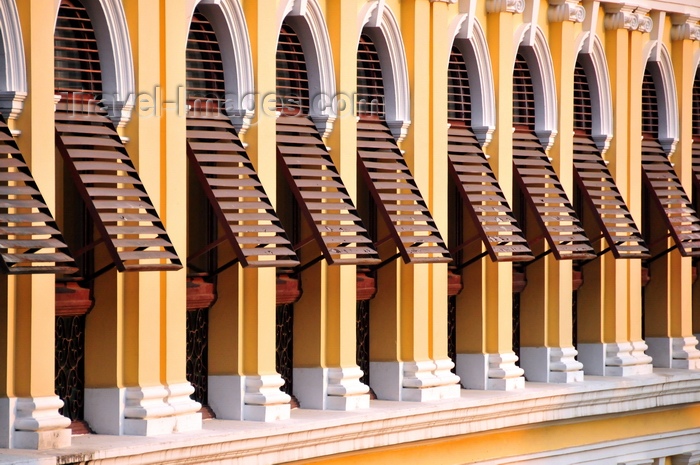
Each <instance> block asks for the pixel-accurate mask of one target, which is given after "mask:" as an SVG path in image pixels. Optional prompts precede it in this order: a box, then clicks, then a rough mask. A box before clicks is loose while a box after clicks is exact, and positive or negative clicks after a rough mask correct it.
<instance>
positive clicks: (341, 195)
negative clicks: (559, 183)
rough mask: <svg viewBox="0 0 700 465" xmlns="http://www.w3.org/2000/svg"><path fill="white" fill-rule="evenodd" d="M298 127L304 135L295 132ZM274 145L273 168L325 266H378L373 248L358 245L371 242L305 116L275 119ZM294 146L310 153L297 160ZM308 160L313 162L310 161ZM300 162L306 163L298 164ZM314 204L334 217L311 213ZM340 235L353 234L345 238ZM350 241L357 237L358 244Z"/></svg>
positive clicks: (326, 214) (377, 259)
mask: <svg viewBox="0 0 700 465" xmlns="http://www.w3.org/2000/svg"><path fill="white" fill-rule="evenodd" d="M300 127H301V128H306V129H307V131H299V130H298V128H300ZM310 130H313V131H315V132H314V134H316V136H315V137H309V136H308V135H306V134H310ZM304 144H307V145H304ZM277 146H278V150H277V155H278V160H279V166H280V168H281V169H282V170H283V172H284V175H285V178H286V179H287V182H288V184H289V187H290V189H291V191H292V192H293V193H294V196H295V197H296V199H297V203H298V205H299V208H300V209H301V213H302V215H303V217H304V218H305V220H306V221H307V223H308V224H309V227H310V228H311V230H312V233H313V236H314V239H315V242H316V244H317V245H318V247H319V248H320V249H321V251H322V253H323V255H324V257H325V259H326V261H327V262H328V263H329V264H341V263H354V264H365V265H369V264H374V263H378V262H379V257H378V255H377V252H376V251H375V250H374V248H373V247H371V246H367V245H362V246H361V245H359V244H371V240H370V238H369V235H368V234H367V230H366V229H365V227H364V226H363V225H362V221H361V220H360V217H359V215H358V213H357V211H356V209H355V206H354V204H353V203H352V200H351V199H350V195H349V194H348V192H347V189H345V185H344V184H343V182H342V179H341V178H340V175H339V173H338V171H337V169H336V168H335V165H334V163H333V160H332V159H331V157H330V155H329V154H328V151H327V150H326V148H325V145H324V144H323V141H322V140H321V138H320V136H319V135H318V132H317V131H316V127H315V126H314V123H313V122H312V121H311V120H310V119H309V118H307V117H298V116H281V117H280V118H279V119H278V120H277ZM299 146H301V147H303V148H305V149H312V150H305V151H304V152H303V158H297V157H296V155H295V153H294V151H293V150H292V148H297V147H299ZM314 159H315V160H317V161H316V162H313V161H311V160H314ZM300 160H306V161H304V163H301V164H300V163H299V161H300ZM299 166H317V167H318V166H321V167H323V168H324V169H314V170H304V171H302V172H299V171H296V170H298V169H299ZM295 172H296V173H297V174H296V175H295ZM299 174H301V176H299ZM314 174H315V176H314ZM312 176H313V177H312ZM327 178H333V179H334V180H328V179H327ZM310 200H311V201H310ZM339 200H340V201H341V202H342V203H339ZM319 204H324V205H327V206H326V207H325V208H326V210H327V211H331V212H335V213H317V212H318V207H319ZM339 227H341V228H347V229H339ZM345 231H353V233H354V234H353V235H352V236H346V235H344V232H345ZM356 236H358V237H361V238H362V240H361V242H359V241H358V240H357V239H356ZM349 241H352V242H349ZM353 244H354V245H353ZM346 255H351V256H352V258H350V257H347V256H346Z"/></svg>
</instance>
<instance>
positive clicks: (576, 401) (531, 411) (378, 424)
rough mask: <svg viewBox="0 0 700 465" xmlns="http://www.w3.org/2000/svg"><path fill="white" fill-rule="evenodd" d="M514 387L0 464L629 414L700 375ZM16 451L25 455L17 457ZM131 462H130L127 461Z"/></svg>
mask: <svg viewBox="0 0 700 465" xmlns="http://www.w3.org/2000/svg"><path fill="white" fill-rule="evenodd" d="M525 386H526V387H525V388H524V389H520V390H515V391H505V392H504V391H472V390H462V391H461V397H460V398H459V399H451V400H441V401H434V402H426V403H420V404H417V403H411V402H391V401H372V402H371V408H369V409H364V410H355V411H350V412H337V411H319V410H305V409H298V410H294V411H293V412H292V416H291V419H290V420H285V421H280V422H276V423H272V424H270V423H268V424H264V423H257V422H246V421H230V420H209V421H206V422H205V423H204V426H203V429H202V430H201V431H194V432H189V433H179V434H170V435H165V436H159V437H152V438H139V437H129V436H107V435H87V436H76V437H74V438H73V445H72V446H71V447H69V448H67V449H60V450H48V451H39V452H37V451H21V452H20V451H14V450H13V451H2V452H0V464H1V463H27V464H30V463H36V464H39V463H41V464H50V463H70V462H74V461H90V463H94V464H98V463H100V462H101V461H109V463H110V464H117V463H127V462H128V461H129V460H133V457H134V456H136V455H138V456H139V463H154V464H155V463H162V462H163V461H167V462H168V463H178V462H180V461H182V462H183V463H185V462H188V463H191V461H192V460H193V459H194V458H198V459H199V460H201V461H202V462H206V463H210V462H216V461H217V460H227V459H228V460H230V459H235V458H245V457H249V458H251V459H252V458H255V460H256V463H277V462H285V461H293V460H301V459H308V458H313V457H319V456H323V455H328V454H337V453H342V452H350V451H356V450H362V449H367V448H373V447H381V446H389V445H393V444H400V443H406V442H410V441H421V440H427V439H436V438H443V437H449V436H456V435H463V434H470V433H476V432H483V431H489V430H494V429H500V428H507V427H512V426H519V425H523V424H532V423H540V422H546V421H556V420H565V419H572V418H584V417H592V416H596V415H605V414H614V413H621V412H625V413H631V412H637V411H642V410H648V409H653V408H658V407H668V406H672V405H681V404H688V403H693V402H700V373H699V372H692V371H687V370H674V369H655V370H654V372H653V374H649V375H639V376H634V377H626V378H625V377H601V376H586V377H585V380H584V382H581V383H573V384H565V385H559V384H557V385H553V384H544V383H530V382H528V383H526V385H525ZM18 456H21V457H22V458H23V459H24V458H26V461H25V460H23V461H22V462H17V459H18ZM131 463H133V462H131Z"/></svg>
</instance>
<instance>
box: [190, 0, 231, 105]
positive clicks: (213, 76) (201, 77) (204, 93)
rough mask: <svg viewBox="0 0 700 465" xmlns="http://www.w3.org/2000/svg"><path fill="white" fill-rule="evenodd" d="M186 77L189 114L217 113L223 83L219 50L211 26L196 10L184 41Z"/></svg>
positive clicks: (224, 95)
mask: <svg viewBox="0 0 700 465" xmlns="http://www.w3.org/2000/svg"><path fill="white" fill-rule="evenodd" d="M186 73H187V101H188V103H189V105H190V106H191V110H190V111H191V112H192V111H194V113H195V114H199V113H200V112H202V111H204V112H205V113H206V112H207V111H212V110H213V111H214V113H219V112H220V111H221V110H223V109H224V102H225V100H226V83H225V81H224V67H223V62H222V59H221V50H219V43H218V42H217V40H216V34H215V33H214V28H213V27H212V25H211V23H210V22H209V20H207V18H206V17H205V16H204V15H202V14H201V13H200V12H199V11H198V10H196V9H195V12H194V14H193V15H192V22H191V23H190V33H189V36H188V37H187V65H186Z"/></svg>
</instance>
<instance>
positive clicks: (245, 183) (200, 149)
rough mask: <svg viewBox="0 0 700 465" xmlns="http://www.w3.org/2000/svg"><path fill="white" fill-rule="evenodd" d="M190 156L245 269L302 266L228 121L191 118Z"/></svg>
mask: <svg viewBox="0 0 700 465" xmlns="http://www.w3.org/2000/svg"><path fill="white" fill-rule="evenodd" d="M187 156H188V158H189V160H190V162H191V165H190V166H191V167H192V169H193V170H194V172H195V174H196V176H197V178H198V180H199V182H200V184H201V186H202V187H203V188H204V191H205V193H206V195H207V197H208V199H209V202H210V204H211V206H212V208H213V209H214V212H215V214H216V217H217V219H218V221H219V224H220V226H221V229H222V230H223V231H224V234H225V236H226V238H227V239H228V242H229V243H230V244H231V246H232V247H233V249H234V251H235V253H236V257H237V258H238V260H239V262H240V263H241V265H242V266H254V267H263V266H276V267H293V266H296V265H298V264H299V260H298V259H297V256H296V254H295V253H294V250H292V245H291V244H290V242H289V239H287V235H286V234H285V232H284V229H282V225H281V223H280V220H279V218H278V217H277V214H276V213H275V210H274V208H273V207H272V204H271V202H270V199H269V198H268V197H267V194H266V193H265V189H263V186H262V184H261V183H260V179H259V178H258V175H257V173H256V171H255V167H254V166H253V164H252V162H251V161H250V159H249V158H248V155H247V154H246V151H245V148H244V147H243V144H242V143H241V141H240V139H239V138H238V134H237V133H236V130H235V129H234V127H233V124H231V121H230V120H229V119H228V118H226V117H224V116H222V117H220V118H211V117H206V118H197V117H191V116H188V117H187Z"/></svg>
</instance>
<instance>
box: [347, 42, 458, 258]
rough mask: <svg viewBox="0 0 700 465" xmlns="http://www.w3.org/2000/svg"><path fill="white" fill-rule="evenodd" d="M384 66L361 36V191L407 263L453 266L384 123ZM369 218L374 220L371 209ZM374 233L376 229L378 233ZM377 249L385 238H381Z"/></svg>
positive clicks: (372, 45) (358, 129)
mask: <svg viewBox="0 0 700 465" xmlns="http://www.w3.org/2000/svg"><path fill="white" fill-rule="evenodd" d="M384 91H385V88H384V80H383V74H382V63H381V62H380V59H379V54H378V53H377V47H376V45H375V43H374V41H373V39H372V35H371V34H370V33H363V34H362V35H361V36H360V43H359V45H358V51H357V92H358V106H357V114H358V116H359V117H360V122H359V123H358V127H357V150H358V151H357V154H358V161H359V163H358V172H359V173H360V174H361V176H362V179H361V181H360V182H361V185H360V187H361V188H360V190H361V191H364V190H368V191H369V192H370V194H371V196H372V199H373V201H374V205H375V206H376V208H377V216H381V218H382V219H383V221H384V224H386V225H387V227H388V228H389V234H388V236H387V239H392V240H393V241H394V244H395V245H396V247H397V248H398V251H399V252H398V253H397V254H395V255H394V256H392V257H383V258H384V259H385V260H392V259H395V258H398V257H402V258H403V260H404V262H406V263H411V262H424V263H425V262H434V263H438V262H449V261H451V260H452V259H451V257H450V254H449V252H448V250H447V246H446V245H445V243H444V241H443V240H442V236H441V235H440V232H439V231H438V229H437V225H436V224H435V222H434V221H433V218H432V216H431V214H430V211H429V210H428V207H427V205H426V202H425V200H424V199H423V197H422V195H421V193H420V190H419V189H418V186H417V185H416V182H415V180H414V178H413V175H412V174H411V171H410V170H409V168H408V165H407V164H406V161H405V159H404V157H403V154H402V153H401V150H400V149H399V147H398V145H397V143H396V140H395V139H394V136H393V135H392V132H391V129H390V128H389V126H388V125H387V123H386V121H385V120H384V118H385V116H386V111H385V103H384V102H385V94H384ZM362 213H363V217H364V218H366V219H367V220H369V219H370V218H372V217H373V216H374V212H370V211H369V208H367V209H365V211H364V212H362ZM372 229H374V228H372ZM374 239H375V242H376V243H382V242H384V238H380V237H375V238H374Z"/></svg>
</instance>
